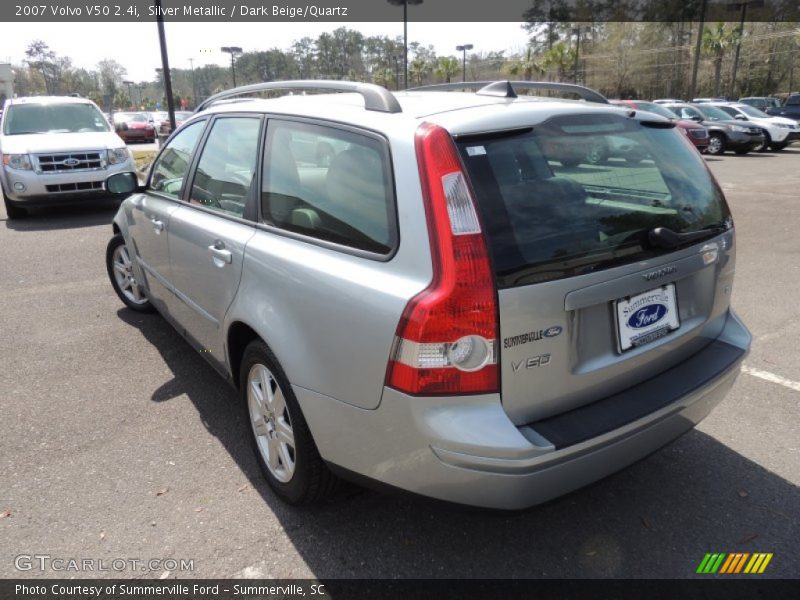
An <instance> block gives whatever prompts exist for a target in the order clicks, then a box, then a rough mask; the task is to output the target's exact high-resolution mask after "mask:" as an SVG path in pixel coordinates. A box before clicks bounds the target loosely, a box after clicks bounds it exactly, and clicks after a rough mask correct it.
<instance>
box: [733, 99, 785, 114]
mask: <svg viewBox="0 0 800 600" xmlns="http://www.w3.org/2000/svg"><path fill="white" fill-rule="evenodd" d="M739 102H741V103H742V104H749V105H750V106H752V107H753V108H757V109H758V110H763V111H766V110H767V109H768V108H778V107H780V105H781V101H780V99H778V98H775V97H774V96H747V97H745V98H739Z"/></svg>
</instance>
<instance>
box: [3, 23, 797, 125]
mask: <svg viewBox="0 0 800 600" xmlns="http://www.w3.org/2000/svg"><path fill="white" fill-rule="evenodd" d="M523 27H525V29H526V30H527V32H528V33H529V43H528V45H527V47H525V48H524V49H521V50H518V51H516V52H513V51H508V50H506V51H495V52H484V51H481V50H480V48H479V47H478V48H476V50H475V51H474V52H472V53H470V54H469V55H468V57H467V63H466V75H467V79H468V80H473V81H474V80H495V79H506V78H511V79H526V80H535V79H542V80H549V81H564V82H578V83H583V84H585V85H588V86H590V87H592V88H595V89H597V90H599V91H600V92H601V93H603V94H605V95H607V96H609V97H622V98H624V97H631V98H633V97H636V98H654V97H687V95H688V93H689V90H690V83H691V75H692V70H693V66H694V60H693V59H694V52H695V44H696V40H697V35H698V33H700V49H701V54H700V60H699V63H698V70H697V84H696V87H695V95H698V96H709V95H714V96H719V95H727V96H730V97H734V98H735V97H738V96H744V95H769V94H773V93H776V92H788V91H792V90H793V89H794V88H795V87H800V86H797V83H798V81H800V69H797V63H798V61H800V33H799V32H800V29H798V24H797V23H746V24H745V26H744V28H743V29H741V30H740V28H739V24H738V23H707V24H704V25H703V29H702V31H700V27H699V24H697V23H688V22H686V23H681V22H675V23H632V22H631V23H626V22H621V23H568V22H557V23H547V22H531V23H526V24H523ZM737 46H738V47H739V52H738V54H739V57H738V59H737V58H736V53H737ZM13 69H14V72H15V84H14V85H15V90H16V93H17V94H18V95H20V96H23V95H39V94H68V93H77V94H80V95H82V96H86V97H89V98H91V99H92V100H94V101H95V102H97V103H98V104H99V105H100V106H103V107H105V108H107V109H108V108H111V107H112V106H113V107H114V108H129V107H138V108H142V109H153V108H155V106H156V104H157V103H158V104H160V105H161V106H164V105H165V104H166V103H165V99H164V92H163V89H164V86H163V80H162V73H161V72H160V70H158V69H154V71H153V78H152V79H150V80H145V81H138V82H132V83H131V84H127V83H124V82H126V81H127V79H126V77H127V70H126V69H125V67H124V66H123V65H121V64H120V63H119V62H117V61H116V60H114V59H110V58H109V59H104V60H101V61H100V62H98V63H97V65H96V66H95V68H93V69H86V68H80V67H75V66H74V65H73V64H72V61H71V59H70V58H69V57H65V56H59V55H57V54H56V53H55V52H54V51H53V50H52V49H51V48H50V47H49V46H48V45H47V44H46V43H45V42H43V41H41V40H34V41H32V42H31V43H30V44H29V45H28V47H27V50H26V52H25V60H24V61H23V63H22V64H19V65H15V66H14V67H13ZM235 69H236V81H237V84H239V85H243V84H248V83H255V82H261V81H275V80H286V79H350V80H357V81H368V82H372V83H376V84H378V85H382V86H385V87H387V88H389V89H399V88H401V87H402V84H403V41H402V38H401V37H388V36H365V35H364V34H362V33H360V32H359V31H356V30H353V29H348V28H346V27H340V28H338V29H335V30H334V31H332V32H330V33H327V32H326V33H323V34H321V35H319V36H318V37H317V38H311V37H304V38H301V39H299V40H297V41H295V42H294V43H293V44H292V45H291V46H290V47H289V48H286V49H280V48H272V49H268V50H253V51H249V52H245V53H243V54H242V55H241V56H238V57H237V58H236V63H235ZM461 70H462V62H461V58H460V57H456V56H453V55H445V56H440V55H437V53H436V51H435V49H434V48H433V46H431V45H423V44H421V43H419V42H411V43H410V44H409V56H408V72H409V75H408V78H409V85H410V86H417V85H425V84H430V83H438V82H451V81H460V80H461ZM734 73H735V79H734ZM171 76H172V87H173V94H174V96H175V101H176V105H177V106H179V107H180V106H181V105H182V104H184V103H185V105H186V106H187V107H189V108H191V107H193V106H194V105H195V104H196V103H197V102H199V101H201V100H202V99H204V98H206V97H208V96H210V95H212V94H214V93H216V92H219V91H222V90H224V89H228V88H230V87H231V85H232V77H231V70H230V67H229V66H219V65H213V64H212V65H202V66H197V67H195V68H193V69H191V68H175V67H173V68H172V69H171Z"/></svg>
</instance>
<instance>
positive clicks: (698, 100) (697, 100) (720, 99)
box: [691, 96, 728, 104]
mask: <svg viewBox="0 0 800 600" xmlns="http://www.w3.org/2000/svg"><path fill="white" fill-rule="evenodd" d="M727 101H728V99H727V98H723V97H721V96H716V97H714V98H692V102H691V104H705V103H706V102H727Z"/></svg>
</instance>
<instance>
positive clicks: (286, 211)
mask: <svg viewBox="0 0 800 600" xmlns="http://www.w3.org/2000/svg"><path fill="white" fill-rule="evenodd" d="M266 143H267V148H266V150H267V151H266V155H265V156H266V159H265V161H264V177H263V189H262V193H261V214H262V218H263V219H264V221H266V222H267V223H269V224H270V225H273V226H275V227H280V228H282V229H285V230H287V231H292V232H295V233H301V234H303V235H308V236H310V237H314V238H317V239H319V240H324V241H328V242H334V243H337V244H342V245H344V246H349V247H351V248H356V249H358V250H366V251H368V252H375V253H378V254H388V253H389V252H390V251H391V250H392V247H393V245H394V239H395V234H394V225H393V221H392V218H391V214H392V211H393V204H394V192H393V189H392V183H391V170H390V165H389V155H388V152H387V151H386V148H385V146H384V144H382V143H381V142H380V141H378V140H376V139H374V138H372V137H368V136H366V135H359V134H356V133H352V132H349V131H344V130H340V129H335V128H333V127H325V126H321V125H311V124H308V123H296V122H287V121H277V120H271V121H270V122H269V126H268V128H267V142H266Z"/></svg>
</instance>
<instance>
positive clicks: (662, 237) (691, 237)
mask: <svg viewBox="0 0 800 600" xmlns="http://www.w3.org/2000/svg"><path fill="white" fill-rule="evenodd" d="M727 230H728V228H727V227H726V226H725V225H709V226H708V227H704V228H703V229H701V230H699V231H687V232H685V233H678V232H677V231H673V230H672V229H670V228H669V227H655V228H654V229H651V230H650V231H649V232H648V233H647V241H648V242H650V245H651V246H654V247H656V248H664V249H666V250H672V249H674V248H677V247H679V246H685V245H687V244H691V243H693V242H699V241H700V240H704V239H707V238H710V237H714V236H715V235H719V234H720V233H724V232H726V231H727Z"/></svg>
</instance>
